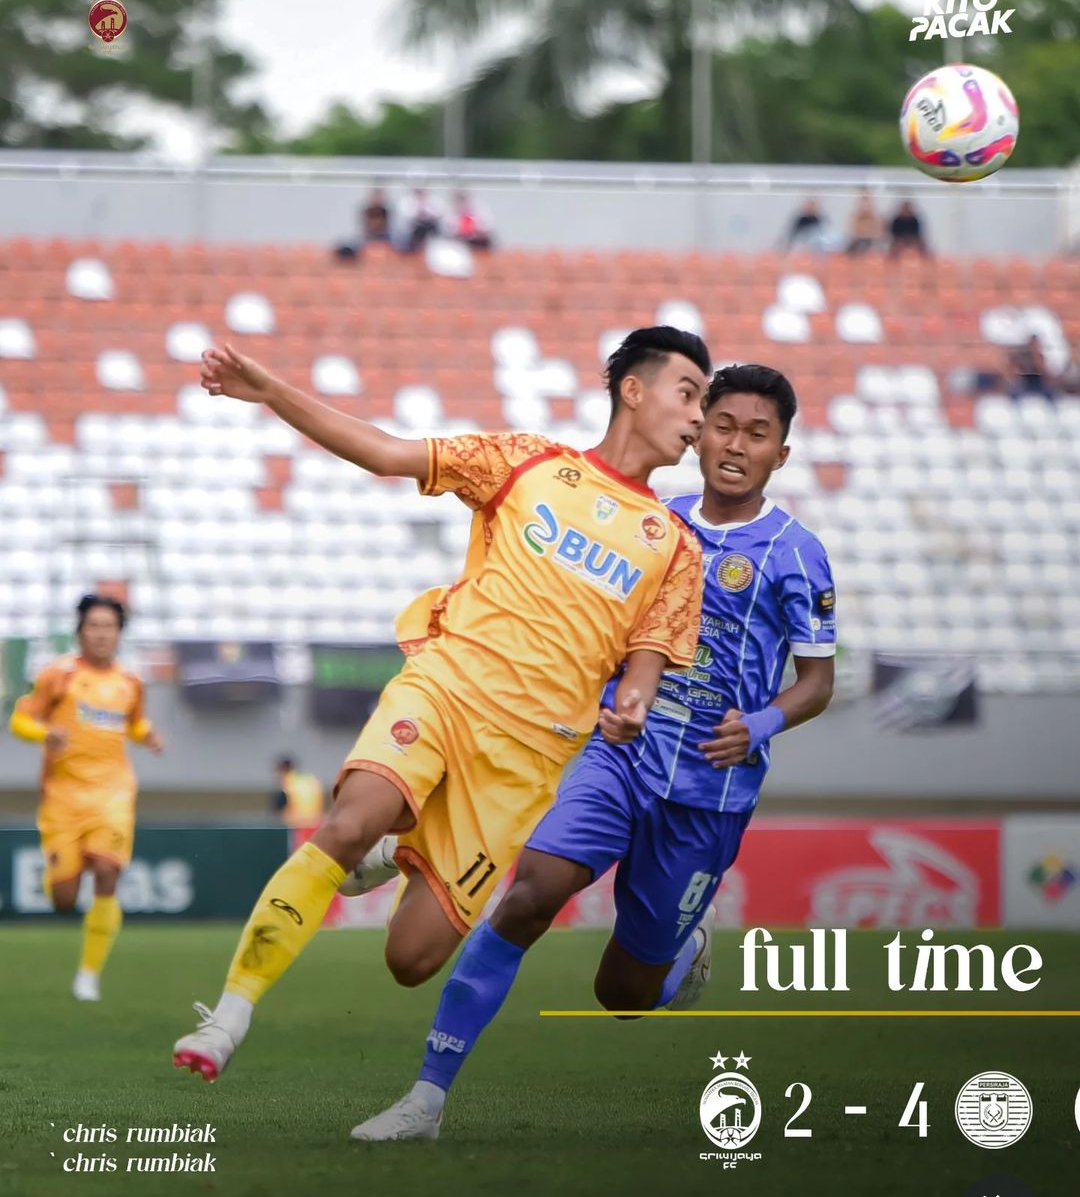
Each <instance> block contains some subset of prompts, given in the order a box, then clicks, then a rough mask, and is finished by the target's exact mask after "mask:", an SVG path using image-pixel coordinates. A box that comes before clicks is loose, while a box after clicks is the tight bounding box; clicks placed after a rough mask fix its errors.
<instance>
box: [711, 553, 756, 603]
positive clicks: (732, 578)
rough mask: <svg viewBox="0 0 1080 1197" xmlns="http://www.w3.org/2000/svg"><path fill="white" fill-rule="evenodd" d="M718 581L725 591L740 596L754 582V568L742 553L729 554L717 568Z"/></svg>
mask: <svg viewBox="0 0 1080 1197" xmlns="http://www.w3.org/2000/svg"><path fill="white" fill-rule="evenodd" d="M716 579H717V581H718V582H719V583H720V585H721V586H723V588H724V589H725V590H730V591H731V592H732V593H733V594H738V593H739V591H740V590H745V589H746V588H747V586H749V585H750V583H751V582H752V581H753V580H754V566H753V564H752V562H751V561H750V558H749V557H744V556H743V555H742V553H728V555H727V556H726V557H725V558H724V559H723V560H722V561H721V562H720V564H719V565H718V566H717V567H716Z"/></svg>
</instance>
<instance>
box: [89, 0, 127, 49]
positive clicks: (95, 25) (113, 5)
mask: <svg viewBox="0 0 1080 1197" xmlns="http://www.w3.org/2000/svg"><path fill="white" fill-rule="evenodd" d="M89 20H90V28H91V30H92V31H93V33H94V36H95V37H100V38H101V40H102V41H103V42H105V43H106V44H108V43H109V42H114V41H116V39H117V38H118V37H119V36H120V34H121V33H123V32H124V30H125V29H126V28H127V23H128V17H127V10H126V9H125V8H124V6H123V5H122V4H121V3H120V0H98V2H97V4H95V5H94V6H93V8H91V9H90V17H89Z"/></svg>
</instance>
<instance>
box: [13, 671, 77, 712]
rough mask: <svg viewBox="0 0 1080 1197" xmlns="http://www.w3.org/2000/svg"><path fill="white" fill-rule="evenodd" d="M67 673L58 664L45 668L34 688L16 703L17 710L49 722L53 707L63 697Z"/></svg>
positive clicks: (36, 680)
mask: <svg viewBox="0 0 1080 1197" xmlns="http://www.w3.org/2000/svg"><path fill="white" fill-rule="evenodd" d="M66 684H67V683H66V675H65V672H64V670H63V669H61V668H60V667H59V666H58V665H50V666H48V668H46V669H43V670H42V671H41V672H40V673H39V674H38V676H37V677H36V678H35V680H34V688H33V689H32V690H31V691H30V693H29V694H24V695H23V696H22V698H20V699H18V700H17V701H16V703H15V710H16V711H17V712H18V713H19V714H20V715H25V716H27V717H28V718H30V719H34V720H36V721H37V722H38V723H46V722H48V719H49V716H50V715H51V714H52V711H53V707H55V706H56V704H57V702H58V701H59V700H60V699H61V698H62V697H63V695H64V689H65V686H66Z"/></svg>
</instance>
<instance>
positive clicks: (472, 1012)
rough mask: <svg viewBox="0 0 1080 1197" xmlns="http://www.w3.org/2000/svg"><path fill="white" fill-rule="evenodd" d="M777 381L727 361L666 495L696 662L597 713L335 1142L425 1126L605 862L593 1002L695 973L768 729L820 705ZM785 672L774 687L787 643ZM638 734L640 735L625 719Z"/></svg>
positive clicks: (820, 659)
mask: <svg viewBox="0 0 1080 1197" xmlns="http://www.w3.org/2000/svg"><path fill="white" fill-rule="evenodd" d="M795 409H796V399H795V393H794V391H793V390H792V387H791V384H790V383H789V382H788V380H787V379H786V378H785V377H784V376H783V375H782V374H780V373H778V372H777V371H775V370H772V369H769V368H768V367H766V366H757V365H743V366H729V367H727V368H726V369H723V370H720V371H719V372H718V373H717V374H716V375H715V376H714V378H713V380H712V383H711V385H710V387H709V391H708V395H707V397H706V399H705V400H704V423H703V427H702V432H701V437H700V442H699V444H698V453H699V456H700V458H701V472H702V475H703V477H704V480H705V486H704V492H703V493H702V494H701V495H686V496H683V497H680V498H675V499H672V500H671V501H670V503H669V506H670V507H671V508H672V510H674V511H675V512H676V513H677V514H678V515H679V516H681V517H682V519H683V520H684V521H686V523H688V524H689V525H690V527H691V528H692V529H693V530H694V532H695V533H696V534H697V536H698V539H699V540H700V541H701V547H702V552H703V557H704V566H705V568H704V573H703V576H704V580H705V581H704V593H703V596H702V620H701V636H700V641H699V644H698V649H697V656H696V659H695V662H694V664H693V665H692V666H691V667H690V668H687V669H682V670H678V671H671V672H668V673H665V674H664V676H663V679H662V680H661V683H660V691H659V695H658V697H657V699H656V702H655V703H654V704H653V707H652V709H651V711H650V712H649V714H648V718H647V720H646V721H645V725H644V729H643V727H642V715H641V704H640V703H638V702H636V698H635V696H634V695H633V694H629V695H625V696H623V702H622V708H621V709H612V707H613V706H614V690H615V682H614V680H613V681H612V683H611V684H610V686H609V687H608V689H607V691H606V692H605V695H604V700H603V703H602V706H603V708H604V709H602V711H601V715H600V723H599V726H598V729H597V732H596V734H594V736H593V738H592V739H591V740H590V741H589V743H588V744H587V746H586V748H585V750H584V752H583V753H582V754H581V756H580V758H579V759H578V761H577V764H576V766H575V767H574V768H573V769H572V771H571V772H570V773H569V774H568V775H567V777H566V778H565V779H564V780H563V782H562V785H561V786H560V788H559V794H558V798H557V799H556V802H555V805H554V806H553V807H552V808H551V810H550V811H549V812H548V814H547V815H546V816H545V817H544V818H543V819H542V820H541V822H540V824H539V825H538V826H537V828H536V830H535V831H534V832H533V834H532V837H531V838H530V839H529V841H528V844H527V846H526V847H525V849H524V850H523V852H522V854H521V857H520V859H519V861H518V867H517V873H516V876H515V878H514V881H513V884H512V885H511V887H510V889H509V890H508V891H507V893H506V896H505V897H504V898H503V899H502V901H501V902H500V904H499V906H498V907H497V909H496V910H495V911H494V913H493V914H492V916H491V918H490V920H489V921H488V922H483V923H481V924H480V925H479V926H478V927H477V928H476V930H475V931H474V932H473V933H472V934H471V935H470V936H469V938H468V939H467V940H466V942H465V946H464V948H463V950H462V952H461V955H460V956H459V957H458V960H457V963H456V965H455V966H454V970H453V972H452V974H451V976H450V978H449V979H448V980H447V982H446V985H445V987H444V988H443V991H442V995H441V998H440V1001H439V1007H438V1011H437V1012H436V1015H435V1022H434V1026H433V1027H432V1030H431V1034H430V1035H429V1036H428V1040H427V1045H428V1046H427V1052H426V1056H425V1060H424V1065H423V1068H422V1070H421V1072H420V1079H419V1080H418V1081H417V1083H416V1085H415V1086H414V1087H413V1089H412V1090H411V1092H410V1093H409V1094H408V1095H407V1096H406V1097H404V1098H403V1099H402V1100H401V1101H399V1102H397V1103H395V1104H394V1105H393V1106H391V1107H390V1108H389V1109H388V1110H385V1111H383V1112H382V1113H381V1114H377V1115H376V1116H375V1117H374V1118H371V1119H369V1120H368V1121H367V1122H365V1123H363V1124H362V1125H360V1126H358V1127H356V1128H355V1129H354V1130H353V1138H356V1139H365V1140H382V1139H413V1138H424V1139H433V1138H436V1137H437V1136H438V1133H439V1127H440V1124H441V1120H442V1109H443V1104H444V1102H445V1098H446V1093H447V1091H448V1090H449V1088H450V1086H451V1084H452V1083H453V1081H454V1078H455V1077H456V1075H457V1073H458V1070H459V1069H460V1067H461V1065H462V1063H463V1062H464V1060H465V1058H466V1056H467V1055H468V1053H469V1052H470V1051H471V1050H472V1048H473V1046H474V1045H475V1043H476V1040H477V1039H478V1037H479V1035H480V1033H481V1031H483V1029H484V1027H486V1026H487V1024H488V1023H489V1022H490V1021H491V1019H492V1018H494V1016H495V1014H496V1013H497V1011H498V1009H499V1007H500V1006H501V1005H502V1003H503V1000H504V999H505V997H506V995H507V993H508V992H509V990H510V986H511V985H512V984H513V981H514V977H515V976H516V974H517V970H518V967H519V965H520V963H521V959H522V957H523V956H524V954H525V952H526V951H527V949H528V948H530V947H531V946H532V945H533V944H534V943H535V942H536V941H537V940H538V939H539V938H540V937H541V936H542V935H543V934H544V932H545V931H546V930H547V929H548V928H549V927H550V926H551V923H552V921H553V919H554V918H555V916H556V915H557V914H558V913H559V911H560V910H561V909H562V908H563V906H564V905H565V904H566V903H567V901H568V900H569V899H570V898H571V897H572V896H573V895H574V894H575V893H577V892H578V891H579V890H582V889H584V888H585V887H586V886H588V885H590V884H591V883H592V882H593V881H594V880H595V879H596V878H597V877H599V876H601V875H602V874H603V873H605V872H606V871H607V870H608V869H609V868H610V867H611V866H612V865H615V864H617V865H618V871H617V873H616V875H615V904H616V912H617V914H616V921H615V928H614V932H613V934H612V937H611V939H610V940H609V941H608V944H607V947H606V949H605V951H604V954H603V957H602V959H601V961H600V967H599V970H598V971H597V974H596V982H595V991H596V996H597V998H598V1000H599V1001H600V1003H601V1005H603V1006H604V1007H606V1008H607V1009H609V1010H619V1011H638V1010H651V1009H655V1008H658V1007H663V1006H668V1007H670V1008H673V1009H674V1008H683V1007H685V1006H688V1005H690V1004H692V1002H694V1001H695V1000H696V999H697V997H698V996H700V993H701V991H702V989H703V987H704V984H705V982H706V980H707V978H708V974H709V963H710V955H711V924H712V918H713V912H712V906H711V903H712V899H713V896H714V895H715V893H716V890H717V888H718V887H719V885H720V881H721V878H722V877H723V875H724V873H725V871H726V870H727V869H728V868H729V867H730V866H731V864H732V862H733V861H734V860H735V857H736V855H737V853H738V851H739V844H740V842H741V840H742V835H743V832H744V830H745V829H746V825H747V823H748V822H749V820H750V817H751V815H752V814H753V811H754V808H755V807H756V805H757V801H758V795H759V793H760V791H761V785H762V782H763V781H764V779H765V774H766V771H767V770H768V768H769V761H770V753H771V741H772V738H773V737H774V736H775V735H777V734H778V733H779V732H782V731H785V730H786V729H788V728H792V727H796V726H798V725H799V724H800V723H805V722H806V721H807V720H808V719H812V718H814V717H815V716H816V715H820V714H821V712H822V711H824V710H825V708H826V707H827V706H828V704H829V700H830V698H831V697H832V688H833V658H834V655H835V651H836V621H835V603H836V595H835V590H834V588H833V581H832V575H831V573H830V570H829V563H828V559H827V557H826V554H825V550H824V548H823V547H822V545H821V542H820V541H819V540H818V539H817V538H816V537H815V536H814V535H813V534H812V533H811V532H809V531H808V530H807V529H806V528H804V527H803V526H802V525H801V524H800V523H799V522H798V520H796V519H795V518H794V517H793V516H791V515H789V514H788V513H787V512H786V511H783V510H782V509H781V508H779V507H778V506H776V504H774V503H773V502H772V501H771V500H769V499H768V498H766V496H765V488H766V486H767V485H768V482H769V478H770V477H771V476H772V474H773V471H775V470H778V469H780V468H781V467H782V466H783V465H784V463H785V462H786V461H787V458H788V455H789V452H790V446H789V445H788V444H787V437H788V432H789V430H790V427H791V421H792V418H793V417H794V415H795ZM789 654H791V655H792V656H793V657H794V660H795V681H794V682H793V683H792V685H790V686H789V687H788V688H787V689H785V690H782V691H781V689H780V686H781V678H782V675H783V673H784V666H785V664H786V662H787V658H788V655H789ZM642 731H643V733H644V734H639V733H642Z"/></svg>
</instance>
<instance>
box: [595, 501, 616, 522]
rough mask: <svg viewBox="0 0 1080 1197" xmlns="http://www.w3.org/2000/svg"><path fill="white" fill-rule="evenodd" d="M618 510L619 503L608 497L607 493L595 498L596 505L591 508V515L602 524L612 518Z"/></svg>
mask: <svg viewBox="0 0 1080 1197" xmlns="http://www.w3.org/2000/svg"><path fill="white" fill-rule="evenodd" d="M618 510H619V504H618V503H616V502H615V500H614V499H610V498H608V496H607V495H601V496H600V498H598V499H597V500H596V506H595V507H594V508H593V515H595V516H596V518H597V519H598V520H599V521H600V523H602V524H606V523H607V522H608V520H610V519H612V518H613V517H614V515H615V513H616V512H617V511H618Z"/></svg>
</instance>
